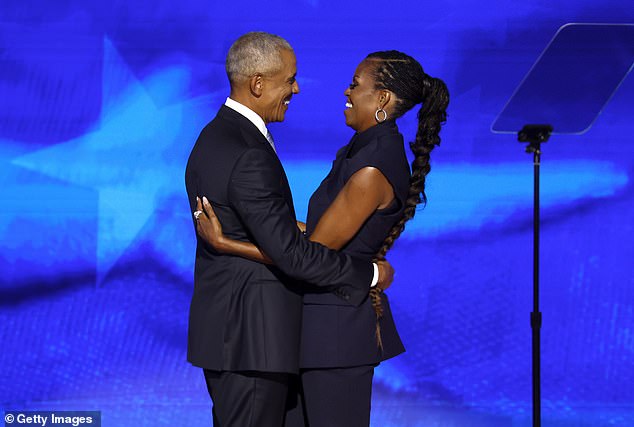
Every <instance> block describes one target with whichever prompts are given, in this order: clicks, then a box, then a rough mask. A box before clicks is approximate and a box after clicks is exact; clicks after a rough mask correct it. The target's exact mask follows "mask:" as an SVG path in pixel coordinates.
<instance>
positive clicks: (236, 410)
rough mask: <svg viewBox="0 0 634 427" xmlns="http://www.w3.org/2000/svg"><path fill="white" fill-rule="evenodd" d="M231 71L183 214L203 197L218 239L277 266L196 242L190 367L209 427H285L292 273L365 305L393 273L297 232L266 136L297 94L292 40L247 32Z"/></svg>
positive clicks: (294, 368)
mask: <svg viewBox="0 0 634 427" xmlns="http://www.w3.org/2000/svg"><path fill="white" fill-rule="evenodd" d="M226 68H227V75H228V77H229V82H230V86H231V93H230V95H229V98H227V101H226V103H225V105H224V106H222V107H221V108H220V110H219V112H218V115H217V116H216V118H215V119H214V120H213V121H212V122H210V123H209V124H208V125H207V126H206V127H205V128H204V129H203V131H202V132H201V134H200V136H199V138H198V140H197V141H196V144H195V145H194V148H193V149H192V152H191V155H190V157H189V161H188V163H187V170H186V176H185V181H186V186H187V193H188V197H189V202H190V206H191V207H192V211H193V210H194V209H195V207H196V205H197V200H196V198H197V197H201V198H202V197H203V196H207V197H208V198H209V200H210V202H211V203H212V204H213V205H214V209H215V211H216V214H217V216H218V218H219V220H220V222H221V223H222V226H223V232H224V234H225V235H227V236H228V237H230V238H233V239H237V240H242V241H250V242H253V243H255V244H256V245H257V246H258V247H260V248H261V249H262V250H263V251H264V253H266V254H267V255H268V256H269V258H270V259H271V260H272V261H273V263H274V264H275V266H276V267H271V266H266V265H264V264H260V263H256V262H253V261H250V260H247V259H243V258H240V257H234V256H230V255H223V254H219V253H216V252H214V251H213V249H212V248H211V247H209V246H207V245H205V244H204V242H203V241H202V240H201V239H198V245H197V249H196V266H195V272H194V295H193V297H192V302H191V307H190V319H189V343H188V360H189V361H190V362H191V363H192V364H194V365H195V366H199V367H202V368H203V370H204V374H205V380H206V382H207V387H208V390H209V393H210V395H211V398H212V400H213V403H214V409H213V418H214V425H219V426H223V427H224V426H239V427H246V426H251V425H253V426H255V425H257V426H281V425H282V424H283V419H284V411H285V402H286V396H287V389H288V382H289V377H290V375H291V374H295V373H297V372H298V353H299V338H300V331H301V315H302V297H301V294H300V293H298V292H297V289H296V288H294V287H295V285H294V284H293V282H292V281H291V280H289V279H288V277H293V278H296V279H301V280H304V281H307V282H311V283H314V284H318V285H324V286H331V287H333V290H334V292H335V294H337V295H338V296H340V297H341V298H344V299H346V300H348V301H349V302H350V303H352V304H360V303H361V302H362V301H363V300H364V298H365V297H366V295H367V292H368V290H369V288H370V286H371V283H373V284H375V283H376V282H377V280H378V285H379V286H381V287H382V288H384V287H387V286H388V285H389V283H390V282H391V280H392V274H393V271H392V270H391V267H390V266H389V265H388V264H384V263H378V264H375V265H372V264H370V263H368V262H365V261H361V260H357V259H353V258H351V257H349V256H346V255H343V254H339V253H337V252H334V251H331V250H329V249H327V248H326V247H324V246H322V245H319V244H317V243H313V242H310V241H308V240H307V239H305V238H304V236H303V235H302V233H301V232H300V230H299V229H298V228H297V224H296V219H295V212H294V209H293V201H292V197H291V192H290V188H289V186H288V182H287V179H286V175H285V173H284V169H283V168H282V165H281V163H280V162H279V160H278V158H277V155H276V153H275V148H274V146H273V142H272V138H271V137H270V134H269V133H268V130H267V128H266V124H268V123H271V122H281V121H283V120H284V115H285V113H286V110H287V109H288V105H289V103H290V100H291V98H292V96H293V95H294V94H297V93H299V86H298V84H297V81H296V80H295V75H296V60H295V55H294V53H293V50H292V48H291V46H290V45H289V44H288V42H286V41H285V40H284V39H282V38H280V37H278V36H274V35H271V34H267V33H248V34H245V35H244V36H242V37H240V38H239V39H238V40H237V41H236V42H235V43H234V44H233V45H232V46H231V48H230V50H229V53H228V54H227V61H226ZM200 214H201V213H200V212H199V211H197V212H195V216H196V217H197V215H200Z"/></svg>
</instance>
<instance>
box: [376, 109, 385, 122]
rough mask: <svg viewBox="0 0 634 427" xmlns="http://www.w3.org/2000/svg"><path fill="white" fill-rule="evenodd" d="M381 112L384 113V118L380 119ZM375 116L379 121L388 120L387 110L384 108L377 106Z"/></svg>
mask: <svg viewBox="0 0 634 427" xmlns="http://www.w3.org/2000/svg"><path fill="white" fill-rule="evenodd" d="M379 113H381V114H383V119H379ZM374 118H375V119H376V121H377V122H379V123H383V122H384V121H386V120H387V111H385V110H384V109H383V108H380V107H379V108H377V109H376V111H375V113H374Z"/></svg>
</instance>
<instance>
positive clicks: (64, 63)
mask: <svg viewBox="0 0 634 427" xmlns="http://www.w3.org/2000/svg"><path fill="white" fill-rule="evenodd" d="M567 22H610V23H617V22H621V23H622V22H634V9H633V8H632V5H631V2H630V1H627V0H620V1H617V0H606V1H602V2H595V1H590V0H585V1H579V0H575V1H572V0H555V1H553V0H549V1H546V0H540V1H531V2H515V1H500V0H480V1H471V0H460V1H456V0H448V1H445V2H433V3H432V2H428V1H397V0H395V1H392V2H378V1H365V2H349V3H348V2H342V1H322V0H303V1H297V2H282V1H275V0H273V1H269V2H265V3H261V2H248V1H242V0H235V1H232V2H230V3H227V2H219V1H205V2H203V1H192V0H183V1H178V2H170V1H154V2H145V1H139V2H133V3H131V2H128V1H121V0H110V1H92V2H86V1H77V0H66V1H64V0H60V1H56V2H46V1H24V0H21V1H18V0H3V1H2V4H1V5H0V177H1V180H0V183H1V185H0V206H1V208H0V271H1V274H0V309H1V312H0V325H1V326H0V342H1V343H2V344H1V345H2V351H1V352H0V375H1V376H0V407H1V408H3V409H5V410H15V409H24V410H37V409H58V410H62V409H66V410H101V411H102V413H103V425H104V426H116V427H127V426H145V425H147V426H159V425H160V426H163V425H165V426H193V425H209V424H210V412H209V410H210V402H209V398H208V396H207V392H206V389H205V386H204V381H203V378H202V375H201V373H200V371H199V370H198V369H196V368H193V367H191V366H190V365H188V364H187V363H186V361H185V351H186V329H187V311H188V304H189V299H190V296H191V291H192V271H193V254H194V233H193V229H192V223H191V216H190V212H189V209H188V206H187V202H186V199H185V189H184V178H183V176H184V167H185V163H186V159H187V156H188V154H189V151H190V149H191V147H192V145H193V142H194V140H195V138H196V136H197V134H198V132H199V131H200V129H201V128H202V127H203V126H204V125H205V124H206V123H207V122H208V121H209V120H210V119H211V118H213V116H214V115H215V112H216V110H217V108H218V107H219V105H220V104H221V103H222V102H223V101H224V98H225V97H226V95H227V94H228V84H227V81H226V76H225V73H224V57H225V54H226V51H227V49H228V48H229V46H230V45H231V43H232V41H233V40H235V39H236V38H237V37H238V36H239V35H240V34H242V33H244V32H247V31H251V30H264V31H269V32H273V33H277V34H280V35H282V36H283V37H285V38H287V39H288V40H289V41H290V43H291V44H292V45H293V46H294V47H295V50H296V54H297V58H298V71H299V74H298V77H299V85H300V89H301V93H300V94H299V95H298V96H296V97H294V98H293V100H292V102H291V105H290V108H289V111H288V113H287V119H286V121H285V123H283V124H274V125H272V126H271V129H272V132H273V134H274V135H275V139H276V145H277V147H278V151H279V154H280V157H281V159H282V161H283V163H284V165H285V167H286V169H287V171H288V175H289V179H290V181H291V185H292V187H293V191H294V195H295V204H296V207H297V211H298V216H299V217H300V218H303V217H305V215H306V206H307V201H308V197H309V196H310V193H311V192H312V191H313V190H314V189H315V188H316V187H317V185H318V184H319V182H320V180H321V179H322V178H323V176H325V174H326V173H327V171H328V168H329V166H330V162H331V160H332V159H333V158H334V153H335V152H336V150H337V148H338V147H339V146H341V145H343V144H345V143H346V142H347V141H348V139H349V138H350V136H351V135H352V131H351V130H350V129H349V128H347V127H346V126H345V123H344V120H343V109H344V103H345V98H344V96H343V91H344V89H345V88H346V86H347V84H349V82H350V79H351V76H352V74H353V71H354V69H355V67H356V65H357V64H358V62H360V60H362V59H363V57H364V56H365V55H366V54H368V53H369V52H372V51H376V50H382V49H399V50H402V51H405V52H407V53H409V54H410V55H413V56H414V57H416V58H417V59H419V61H420V62H421V63H422V64H423V67H424V68H425V69H426V71H427V72H428V73H429V74H431V75H434V76H438V77H441V78H442V79H444V80H445V81H446V82H447V85H448V86H449V89H450V91H451V97H452V100H451V105H450V109H449V118H448V123H447V125H446V126H445V128H444V129H443V132H442V138H443V139H442V145H441V146H440V147H439V148H438V149H437V150H435V151H434V152H433V153H432V168H433V169H432V172H431V174H430V175H429V177H428V191H427V194H428V197H429V203H428V206H427V207H426V208H425V209H421V210H420V211H419V212H418V214H417V216H416V219H415V220H414V221H413V222H412V223H410V224H409V225H408V227H407V230H406V232H405V234H404V235H403V236H402V237H401V239H400V240H399V241H398V242H397V244H396V246H395V248H394V249H393V251H392V252H391V253H390V260H391V261H392V263H393V264H394V266H395V268H396V269H397V276H396V281H395V283H394V285H393V287H392V288H391V289H390V291H389V292H390V296H391V301H392V308H393V311H394V313H395V317H396V321H397V325H398V327H399V330H400V331H401V333H402V337H403V340H404V342H405V345H406V347H407V350H408V351H407V353H405V354H404V355H402V356H399V357H398V358H396V359H394V360H392V361H389V362H388V363H384V364H383V365H381V366H380V368H379V369H378V371H377V373H376V380H375V392H374V401H373V414H372V417H373V425H374V426H424V427H432V426H443V427H444V426H448V427H449V426H451V427H454V426H455V427H458V426H460V427H462V426H475V427H479V426H487V427H498V426H500V427H502V426H504V427H510V426H512V427H518V426H529V425H530V413H531V375H530V336H531V331H530V325H529V312H530V311H531V309H532V288H531V286H532V246H531V245H532V159H531V157H530V156H529V155H527V154H525V153H524V151H523V150H524V147H523V146H522V145H520V144H518V143H517V142H516V138H515V137H514V136H512V135H496V134H492V133H491V132H490V130H489V128H490V125H491V123H492V122H493V120H494V119H495V117H496V115H497V114H498V113H499V112H500V111H501V110H502V107H503V106H504V104H505V102H506V100H507V99H508V98H509V96H510V95H511V94H512V93H513V90H514V88H515V87H516V85H517V84H518V83H519V82H520V81H521V80H522V78H523V76H524V75H525V73H526V72H527V70H528V69H529V68H530V66H531V65H532V63H533V62H534V61H535V60H536V58H537V57H538V56H539V54H540V52H541V51H542V49H543V48H544V47H545V46H546V45H547V44H548V42H549V41H550V39H551V38H552V36H553V35H554V33H555V32H556V30H557V28H558V27H560V26H561V25H563V24H565V23H567ZM633 98H634V78H632V76H630V77H629V78H627V79H626V80H625V81H624V82H623V85H622V86H621V88H620V89H619V90H618V92H617V93H616V94H615V96H614V97H613V99H612V100H611V101H610V103H609V104H608V105H607V106H606V108H605V110H604V111H603V113H602V115H601V116H600V117H599V119H598V120H597V122H596V123H595V125H594V126H593V128H592V129H591V130H590V131H589V132H588V133H586V134H584V135H582V136H556V137H553V138H552V139H551V141H550V142H548V143H547V144H546V145H545V146H544V155H543V166H542V204H543V211H542V214H543V221H542V270H541V271H542V274H541V277H542V311H543V312H544V327H543V337H542V345H543V352H542V362H543V382H542V385H543V387H542V394H543V418H544V425H548V426H566V427H567V426H593V427H596V426H631V425H634V387H633V386H632V380H633V379H634V368H633V362H634V331H633V330H632V325H634V286H633V285H634V279H633V277H634V275H633V274H632V266H631V265H632V258H633V256H634V243H633V242H634V225H633V224H634V187H633V184H632V180H631V176H632V174H633V172H634V149H633V148H632V143H633V142H634V137H633V136H632V135H634V121H633V120H632V111H633V104H632V99H633ZM400 127H401V130H402V131H403V133H404V134H405V136H406V138H407V139H412V138H413V136H414V132H415V118H414V116H413V114H409V115H407V116H406V117H404V118H403V119H402V120H401V122H400Z"/></svg>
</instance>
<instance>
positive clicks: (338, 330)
mask: <svg viewBox="0 0 634 427" xmlns="http://www.w3.org/2000/svg"><path fill="white" fill-rule="evenodd" d="M366 166H371V167H375V168H377V169H379V170H380V171H381V173H382V174H383V175H384V176H385V177H386V178H387V180H388V181H389V182H390V183H391V184H392V187H393V189H394V194H395V200H394V201H393V202H392V203H391V204H390V206H388V207H387V208H385V209H382V210H378V211H375V212H374V213H373V214H372V215H371V216H370V217H369V218H368V220H367V221H366V222H365V224H363V226H362V227H361V229H360V230H359V232H358V233H357V234H356V235H355V236H354V237H353V238H352V240H350V242H349V243H348V244H347V245H346V246H345V247H343V248H342V249H341V251H343V252H346V253H348V254H350V255H352V256H355V257H358V258H363V259H368V260H370V259H372V258H373V257H374V256H375V255H376V253H377V252H378V251H379V249H380V248H381V246H382V244H383V241H384V240H385V237H386V236H387V234H388V233H389V231H390V230H391V229H392V226H393V225H394V224H395V223H396V222H397V221H398V220H400V219H401V217H402V215H403V210H404V206H405V201H406V198H407V195H408V190H409V179H410V168H409V164H408V162H407V157H406V156H405V149H404V144H403V136H402V135H401V134H400V132H399V130H398V127H397V126H396V123H395V122H394V121H391V120H389V121H386V122H383V123H380V124H377V125H375V126H373V127H371V128H369V129H367V130H365V131H364V132H361V133H357V134H355V135H354V136H353V137H352V139H351V140H350V142H349V143H348V145H346V146H345V147H342V148H341V149H340V150H339V151H338V152H337V156H336V159H335V160H334V162H333V165H332V169H331V171H330V173H329V174H328V176H326V178H325V179H324V180H323V181H322V183H321V185H320V186H319V187H318V188H317V190H316V191H315V192H314V194H313V195H312V197H311V198H310V202H309V207H308V218H307V221H306V232H307V234H308V235H310V234H311V233H312V232H313V230H314V229H315V227H316V225H317V223H318V222H319V219H320V218H321V216H322V215H323V213H324V212H325V211H326V209H327V208H328V206H330V205H331V204H332V202H333V201H334V199H335V198H336V197H337V194H339V192H340V191H341V189H342V188H343V187H344V185H345V184H346V182H347V181H348V179H350V177H351V176H352V175H353V174H354V173H355V172H357V171H358V170H360V169H362V168H364V167H366ZM395 286H399V284H398V283H397V284H395ZM388 292H389V290H388ZM382 302H383V317H382V319H381V321H380V325H381V337H382V341H383V350H382V351H381V349H379V347H378V345H377V341H376V337H375V322H376V315H375V313H374V310H373V308H372V303H371V300H370V298H367V299H366V300H365V301H364V302H363V303H362V304H361V305H360V306H358V307H354V306H352V305H350V304H349V303H347V302H346V301H345V300H344V299H342V298H340V297H339V296H337V295H336V292H328V291H327V290H325V289H324V288H320V289H317V288H310V290H309V292H308V293H306V294H305V295H304V310H303V322H302V335H301V336H302V338H301V339H302V342H301V352H300V367H301V368H332V367H338V368H342V367H353V366H362V365H376V364H378V363H379V362H381V361H382V360H386V359H389V358H391V357H394V356H396V355H398V354H400V353H402V352H404V351H405V349H404V347H403V344H402V342H401V339H400V337H399V335H398V332H397V330H396V326H395V324H394V320H393V318H392V313H391V311H390V306H389V301H388V298H387V295H386V294H385V293H383V294H382Z"/></svg>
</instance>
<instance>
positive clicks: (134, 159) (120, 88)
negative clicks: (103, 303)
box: [12, 39, 210, 282]
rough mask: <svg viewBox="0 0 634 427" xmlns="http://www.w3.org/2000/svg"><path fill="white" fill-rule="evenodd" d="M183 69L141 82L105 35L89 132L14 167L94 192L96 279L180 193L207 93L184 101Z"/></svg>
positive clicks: (16, 161)
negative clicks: (97, 103) (98, 96)
mask: <svg viewBox="0 0 634 427" xmlns="http://www.w3.org/2000/svg"><path fill="white" fill-rule="evenodd" d="M187 83H188V72H187V69H185V68H183V67H171V68H164V69H161V70H160V71H158V72H156V73H155V74H153V75H151V76H149V77H148V78H146V79H144V80H143V81H139V80H138V79H137V78H136V77H135V76H134V75H133V74H132V72H131V70H130V69H129V67H128V66H127V64H126V63H125V62H124V60H123V59H122V58H121V56H120V55H119V53H118V52H117V51H116V49H115V48H114V46H113V45H112V44H111V42H110V41H109V40H108V39H105V40H104V60H103V92H102V99H103V101H102V114H101V117H100V119H99V121H98V123H97V126H96V128H95V129H94V130H92V131H89V132H87V133H86V134H84V135H82V136H80V137H78V138H76V139H72V140H69V141H66V142H63V143H60V144H57V145H54V146H51V147H47V148H45V149H42V150H39V151H36V152H33V153H29V154H25V155H22V156H19V157H17V158H15V159H13V162H12V163H13V164H15V165H19V166H21V167H23V168H27V169H30V170H34V171H37V172H39V173H42V174H44V175H47V176H50V177H54V178H57V179H60V180H63V181H66V182H69V183H72V184H75V185H78V186H83V187H89V188H94V189H96V190H97V191H98V193H99V202H98V213H97V214H98V228H97V233H98V234H97V278H98V282H101V281H102V279H103V278H104V276H105V275H106V274H107V272H108V271H109V270H110V269H111V267H112V266H113V265H114V263H115V262H116V261H117V259H119V257H120V256H121V255H122V254H123V252H124V251H125V250H126V248H128V246H129V245H130V243H131V242H132V241H133V239H134V238H135V237H136V236H137V234H138V233H139V231H140V230H141V228H142V227H143V226H144V224H145V223H146V222H147V221H148V219H149V218H150V217H151V216H152V214H153V213H154V211H155V208H156V206H157V203H158V202H160V200H162V198H163V197H166V196H169V195H170V194H174V193H181V192H183V168H184V161H186V155H187V153H188V151H189V149H190V147H191V144H192V142H193V140H194V139H195V135H194V134H192V132H193V131H197V128H196V127H194V126H189V125H190V121H192V120H193V121H195V120H196V116H197V115H202V114H203V113H201V114H197V113H200V111H201V110H202V108H201V107H202V106H205V105H208V103H209V102H210V98H209V97H205V98H204V99H202V98H193V99H184V95H183V93H184V92H185V89H186V86H187Z"/></svg>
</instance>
